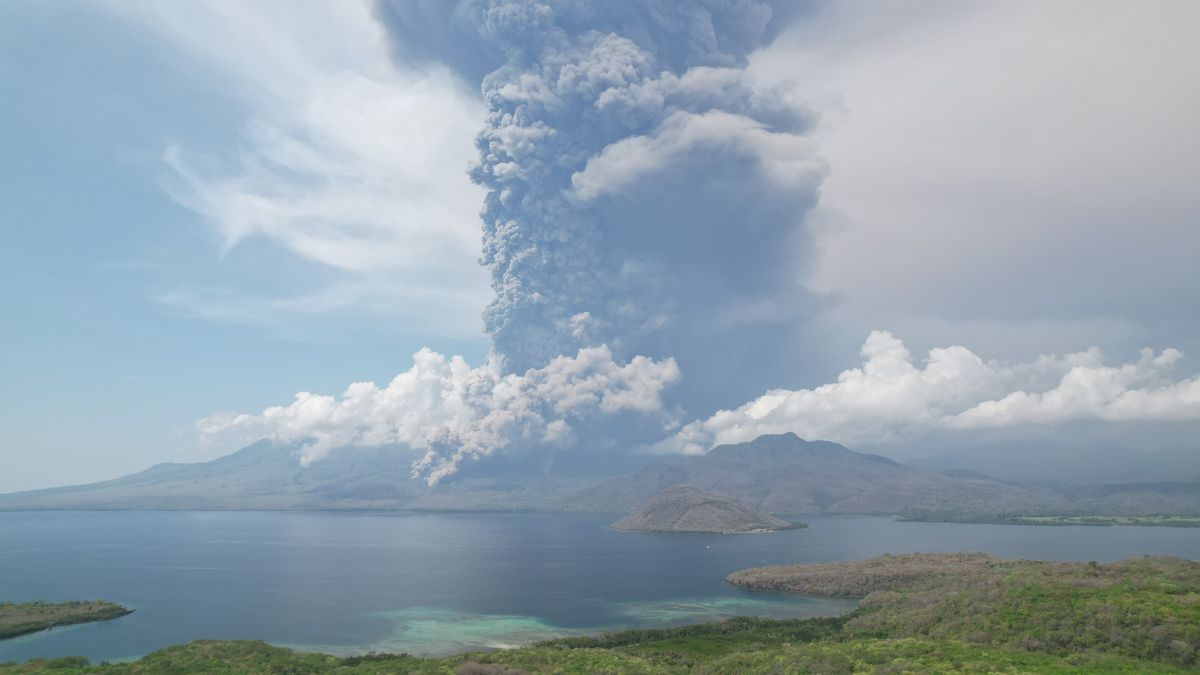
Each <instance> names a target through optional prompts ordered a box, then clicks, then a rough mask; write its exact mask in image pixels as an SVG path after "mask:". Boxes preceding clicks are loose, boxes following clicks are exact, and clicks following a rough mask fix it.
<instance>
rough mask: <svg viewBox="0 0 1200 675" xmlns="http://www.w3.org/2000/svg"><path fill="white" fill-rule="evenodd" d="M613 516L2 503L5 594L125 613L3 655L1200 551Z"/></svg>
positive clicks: (786, 603) (835, 605)
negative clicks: (692, 528)
mask: <svg viewBox="0 0 1200 675" xmlns="http://www.w3.org/2000/svg"><path fill="white" fill-rule="evenodd" d="M612 519H613V518H612V517H611V516H603V515H599V516H598V515H578V514H481V513H472V514H429V513H414V514H363V513H358V514H338V513H221V512H200V513H189V512H95V513H90V512H56V513H0V598H2V599H11V600H16V601H21V600H34V599H45V600H62V599H72V598H79V599H86V598H105V599H110V600H114V601H117V602H121V603H123V604H125V605H127V606H129V607H132V608H134V609H135V610H136V611H135V612H134V614H132V615H129V616H127V617H123V618H121V619H117V620H115V621H108V622H102V623H96V624H86V625H81V626H72V627H67V628H62V629H53V630H50V631H46V632H42V633H38V634H34V635H28V636H23V637H20V638H16V639H12V640H5V641H0V661H7V660H25V659H28V658H33V657H37V656H44V657H52V656H63V655H75V654H78V655H84V656H88V657H89V658H92V659H94V660H102V659H108V660H116V659H125V658H135V657H137V656H140V655H142V654H145V653H147V652H149V651H152V650H154V649H158V648H160V647H164V646H167V645H171V644H177V643H180V642H186V641H188V640H193V639H199V638H213V639H262V640H267V641H268V642H272V643H275V644H283V645H289V646H294V647H298V648H302V649H312V650H321V651H328V652H333V653H339V654H357V653H364V652H368V651H406V652H410V653H415V654H429V655H437V654H447V653H454V652H459V651H463V650H468V649H485V648H497V647H508V646H514V645H519V644H525V643H527V642H531V641H536V640H542V639H548V638H554V637H561V636H567V635H580V634H588V633H595V632H599V631H603V630H608V629H615V628H621V627H654V626H669V625H678V624H683V623H690V622H695V621H707V620H713V619H718V618H722V617H728V616H736V615H756V616H770V617H803V616H816V615H831V614H837V613H840V612H844V611H847V610H849V609H850V608H852V607H853V606H854V603H853V602H851V601H846V600H836V599H820V598H803V597H794V596H785V595H776V594H755V593H747V592H743V591H739V590H737V589H734V588H732V587H730V586H728V585H727V584H725V583H724V581H723V579H724V577H725V575H727V574H729V573H730V572H733V571H735V570H738V569H743V568H746V567H753V566H757V565H769V564H782V563H790V562H823V561H832V560H847V559H856V558H865V557H871V556H875V555H880V554H882V553H888V552H891V553H900V552H905V551H961V550H975V551H985V552H988V553H993V554H996V555H1001V556H1007V557H1023V558H1044V559H1067V560H1101V561H1106V560H1115V559H1119V558H1123V557H1128V556H1132V555H1140V554H1143V553H1148V554H1171V555H1182V556H1185V557H1190V558H1200V529H1192V530H1185V529H1173V528H1152V527H1110V528H1100V527H1021V526H998V525H961V524H943V523H897V522H893V521H892V520H891V519H889V518H879V517H849V516H845V517H807V518H805V519H804V520H806V521H807V522H808V523H809V524H810V527H809V528H808V529H802V530H789V531H784V532H776V533H770V534H756V535H703V534H693V535H672V534H641V533H632V532H621V531H616V530H611V529H609V528H608V527H607V524H608V523H609V522H610V521H611V520H612Z"/></svg>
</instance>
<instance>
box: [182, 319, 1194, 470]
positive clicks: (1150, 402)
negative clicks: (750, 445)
mask: <svg viewBox="0 0 1200 675" xmlns="http://www.w3.org/2000/svg"><path fill="white" fill-rule="evenodd" d="M861 354H862V357H863V364H862V366H861V367H859V368H853V369H850V370H846V371H843V372H842V373H841V374H840V375H839V376H838V379H837V381H836V382H832V383H829V384H825V385H822V386H819V387H815V388H813V389H799V390H787V389H775V390H771V391H768V392H767V393H765V394H763V395H762V396H760V397H758V398H757V399H755V400H753V401H750V402H749V403H746V404H744V405H742V406H740V407H738V408H736V409H733V410H722V411H719V412H717V413H715V414H714V415H712V416H710V417H708V418H707V419H702V420H697V421H694V422H691V423H690V424H687V425H686V426H684V427H683V428H682V429H680V430H679V431H678V432H677V433H676V434H674V435H673V436H670V437H669V438H667V439H665V440H659V441H658V442H657V443H656V444H654V445H653V446H651V447H652V448H653V449H654V450H655V451H657V452H664V453H683V454H700V453H703V452H706V451H707V450H708V449H709V448H711V447H713V446H714V445H719V444H722V443H737V442H741V441H747V440H751V439H753V438H755V437H757V436H759V435H761V434H767V433H783V432H788V431H791V432H795V433H797V434H799V435H801V436H804V437H806V438H814V439H829V440H835V441H841V442H845V443H851V444H854V443H880V442H887V441H889V440H895V439H900V438H911V437H918V436H920V435H921V434H924V433H929V432H932V431H938V430H945V429H980V428H997V427H1009V426H1016V425H1025V424H1042V425H1055V424H1061V423H1065V422H1070V421H1075V420H1098V421H1156V420H1195V419H1200V376H1192V377H1188V378H1184V379H1174V380H1173V379H1171V377H1170V370H1171V369H1172V367H1173V366H1174V365H1175V364H1176V363H1177V362H1178V361H1179V360H1180V359H1181V358H1182V356H1183V355H1182V353H1180V352H1179V351H1178V350H1175V349H1164V350H1163V351H1161V352H1158V353H1155V352H1154V351H1152V350H1150V349H1146V350H1143V352H1142V354H1141V356H1140V358H1138V359H1137V360H1136V361H1132V362H1129V363H1123V364H1120V365H1106V364H1105V359H1104V355H1103V354H1102V353H1101V352H1100V350H1099V349H1097V348H1092V349H1088V350H1086V351H1081V352H1076V353H1072V354H1067V355H1064V356H1041V357H1038V358H1037V359H1036V360H1034V361H1032V362H1029V363H1002V362H997V361H985V360H983V359H982V358H980V357H979V356H978V355H976V354H975V353H974V352H972V351H971V350H969V349H967V348H966V347H961V346H952V347H942V348H937V349H931V350H930V351H929V355H928V358H927V359H926V360H925V361H924V363H923V364H922V363H918V362H917V361H916V360H914V358H913V356H912V354H911V353H910V352H909V351H908V349H907V348H906V347H905V346H904V343H903V342H901V341H900V340H899V339H897V338H896V337H894V336H893V335H892V334H891V333H888V332H885V331H875V332H873V333H871V335H870V336H869V337H868V338H867V341H866V343H865V344H864V345H863V348H862V351H861ZM680 379H681V373H680V370H679V367H678V366H677V365H676V363H675V361H674V360H673V359H664V360H660V361H655V360H652V359H649V358H646V357H641V356H639V357H635V358H634V359H632V360H630V361H629V362H628V363H625V364H621V363H618V362H617V361H615V360H614V359H613V356H612V352H611V351H610V350H609V349H608V347H605V346H600V347H590V348H585V349H581V350H579V352H578V353H577V354H576V355H575V356H560V357H558V358H556V359H553V360H552V361H551V362H550V363H549V364H547V365H546V366H545V367H543V368H536V369H530V370H527V371H526V372H525V373H523V374H508V375H505V374H503V371H502V368H501V365H500V363H499V362H498V360H491V361H489V362H488V363H486V364H484V365H483V366H481V367H478V368H471V367H470V366H469V365H467V363H466V361H464V360H463V358H462V357H460V356H455V357H451V358H447V357H446V356H443V355H441V354H438V353H436V352H433V351H431V350H429V349H422V350H421V351H419V352H417V353H416V354H415V355H414V356H413V366H412V368H410V369H409V370H407V371H405V372H403V373H401V374H399V375H397V376H396V377H395V379H393V380H392V381H391V382H390V383H389V384H387V385H386V386H384V387H379V386H377V385H376V384H375V383H373V382H359V383H355V384H352V385H350V386H349V387H348V388H347V389H346V391H345V392H344V393H343V394H342V395H341V397H334V396H323V395H318V394H311V393H308V392H301V393H299V394H296V400H295V402H293V403H292V404H291V405H288V406H275V407H271V408H267V409H266V410H264V411H262V413H260V414H257V415H251V414H236V415H229V414H226V415H216V416H212V417H208V418H205V419H203V420H201V421H200V422H199V423H198V427H199V428H200V431H201V433H202V434H203V435H204V436H206V437H210V438H211V437H220V436H226V435H229V434H238V435H242V436H249V437H258V436H267V437H271V438H274V439H277V440H280V441H284V442H289V443H300V444H302V451H301V461H302V462H304V463H308V462H312V461H316V460H319V459H321V458H322V457H324V456H325V455H326V454H327V453H329V452H330V451H331V450H333V449H336V448H339V447H343V446H383V445H401V446H405V447H409V448H412V449H414V450H421V451H424V452H425V455H424V456H423V457H422V458H420V459H419V460H417V461H416V462H414V464H413V477H414V478H424V479H425V480H426V482H428V483H429V484H430V485H433V484H436V483H438V482H439V481H441V480H442V479H444V478H446V477H448V476H450V475H453V474H455V473H457V472H458V470H459V469H460V468H461V467H462V466H463V465H464V464H465V463H468V462H473V461H477V460H479V459H482V458H485V457H488V456H491V455H494V454H496V453H499V452H507V451H511V452H516V453H519V452H522V451H524V450H527V449H529V448H532V447H536V446H546V445H552V446H559V447H570V446H571V445H573V444H574V443H575V440H576V439H575V434H574V431H575V427H576V426H578V425H586V424H588V423H589V421H592V420H600V419H604V418H609V417H612V416H616V415H621V414H623V413H630V414H634V415H637V416H639V417H644V418H649V419H652V420H655V421H656V422H658V424H656V425H652V426H653V427H654V428H657V429H670V428H671V427H672V426H674V425H675V423H676V421H675V419H674V418H675V416H676V415H675V413H674V412H673V411H670V410H669V409H668V407H667V406H666V405H664V403H663V398H662V393H663V391H664V390H665V389H666V388H667V387H669V386H671V385H673V384H675V383H677V382H678V381H679V380H680ZM622 433H624V431H623V432H622ZM649 440H651V441H654V440H658V439H649Z"/></svg>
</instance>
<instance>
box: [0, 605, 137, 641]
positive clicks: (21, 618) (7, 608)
mask: <svg viewBox="0 0 1200 675" xmlns="http://www.w3.org/2000/svg"><path fill="white" fill-rule="evenodd" d="M131 612H133V610H132V609H128V608H126V607H122V606H121V605H118V604H116V603H115V602H108V601H105V600H95V601H90V602H87V601H81V600H72V601H69V602H22V603H13V602H0V640H3V639H4V638H10V637H16V636H18V635H24V634H26V633H36V632H37V631H40V630H46V629H47V628H53V627H55V626H68V625H71V624H76V623H88V622H91V621H107V620H108V619H116V618H118V617H122V616H125V615H126V614H129V613H131Z"/></svg>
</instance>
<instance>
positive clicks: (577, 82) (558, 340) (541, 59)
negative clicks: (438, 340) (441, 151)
mask: <svg viewBox="0 0 1200 675" xmlns="http://www.w3.org/2000/svg"><path fill="white" fill-rule="evenodd" d="M773 13H774V12H773V9H772V7H771V6H770V5H769V4H767V3H764V2H755V1H751V0H686V1H685V0H661V1H648V2H632V1H621V2H597V3H591V2H580V1H573V0H468V1H464V2H458V3H443V2H419V1H410V2H404V1H399V0H398V1H396V2H392V3H388V4H383V5H380V6H379V11H378V14H379V15H380V17H381V19H382V20H383V21H384V22H385V24H386V25H388V26H389V28H390V30H391V31H392V32H393V37H394V38H395V41H396V44H397V49H398V50H399V51H400V52H401V54H402V56H403V57H404V58H410V59H411V58H427V59H430V60H436V61H438V62H441V63H445V64H448V65H450V66H451V67H453V68H455V69H456V70H458V72H460V73H462V74H463V76H464V77H466V78H473V77H481V80H480V83H481V91H482V94H483V97H484V100H485V102H486V104H487V108H488V115H487V120H486V125H485V127H484V128H483V130H482V131H481V132H480V133H479V136H478V139H477V145H478V147H479V153H480V157H479V163H478V165H476V166H475V167H474V168H473V169H472V170H471V177H472V179H473V180H474V181H475V182H477V183H479V184H480V185H482V186H484V187H486V188H487V190H488V193H487V197H486V200H485V204H484V206H483V211H482V218H483V256H482V263H483V264H484V265H486V266H487V267H488V268H489V270H490V271H491V275H492V287H493V289H494V291H495V296H494V299H493V300H492V302H491V303H490V304H489V305H488V307H487V308H486V310H485V311H484V321H485V325H486V329H487V331H488V332H489V334H490V335H491V336H492V338H493V342H494V347H495V349H496V351H497V352H498V353H500V354H501V355H503V357H504V359H505V364H506V366H505V367H506V368H507V369H508V370H509V371H511V372H523V371H524V370H526V369H528V368H537V367H541V366H543V365H545V364H546V363H548V362H549V361H550V360H551V359H553V358H555V357H557V356H559V355H562V354H573V353H575V352H576V351H577V350H578V349H579V348H581V347H586V346H590V345H597V344H607V345H609V346H610V347H611V349H612V350H613V353H614V355H616V356H617V357H618V358H622V359H628V358H631V357H632V356H634V355H639V354H640V355H646V356H651V357H655V358H663V357H668V356H672V357H676V358H677V359H678V361H679V363H680V366H681V368H682V371H683V374H684V377H685V378H686V380H687V387H686V390H687V391H688V393H689V396H688V397H687V398H685V399H684V402H685V403H687V404H689V407H693V406H695V407H696V408H697V410H696V412H701V410H699V408H702V407H711V406H712V405H715V404H726V405H728V404H732V403H737V402H740V400H742V399H743V398H745V397H746V396H747V395H749V394H753V393H757V392H760V391H761V390H762V388H763V387H764V386H765V385H771V384H777V383H776V382H773V381H772V378H773V377H774V373H776V372H778V367H777V366H778V361H779V358H780V355H781V354H783V353H786V352H788V351H794V347H795V346H794V344H793V342H794V340H796V330H797V327H798V326H799V325H800V324H801V323H802V322H803V319H804V318H805V316H806V314H807V313H808V312H809V308H810V307H811V306H812V304H813V302H812V299H811V298H810V296H809V295H808V294H807V293H806V292H805V291H804V289H803V287H802V286H801V281H802V278H803V273H804V270H805V267H806V264H807V259H808V256H809V253H808V251H809V250H810V248H811V247H810V246H808V235H807V233H806V232H805V229H804V225H803V218H804V215H805V213H806V212H807V211H808V210H809V209H810V208H811V207H812V206H813V205H814V204H815V202H816V198H817V189H818V187H819V185H820V182H821V179H822V177H823V175H824V172H825V167H824V164H823V163H822V162H821V161H820V160H819V159H818V158H817V157H816V155H815V153H814V151H813V150H812V148H811V146H810V144H809V142H808V141H807V140H806V139H805V138H804V133H805V132H806V131H808V130H809V129H810V128H811V126H812V124H813V119H812V116H811V115H810V114H809V112H808V111H807V110H806V109H804V108H803V106H800V105H797V104H796V103H795V102H794V101H792V100H790V99H789V96H788V95H787V92H786V91H783V90H777V89H771V88H765V89H764V88H762V87H759V86H756V84H755V83H754V82H752V81H751V79H750V78H749V77H748V75H747V72H746V70H745V66H746V62H747V56H748V55H749V53H750V52H751V51H752V50H753V49H755V48H756V47H758V46H761V45H762V44H763V43H764V41H765V40H766V39H767V38H768V37H769V35H770V33H769V31H770V30H772V17H773Z"/></svg>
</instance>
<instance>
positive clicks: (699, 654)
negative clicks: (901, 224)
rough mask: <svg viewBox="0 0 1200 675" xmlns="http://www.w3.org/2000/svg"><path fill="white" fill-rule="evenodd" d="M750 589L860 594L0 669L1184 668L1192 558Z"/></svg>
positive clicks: (982, 567) (890, 573)
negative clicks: (586, 623)
mask: <svg viewBox="0 0 1200 675" xmlns="http://www.w3.org/2000/svg"><path fill="white" fill-rule="evenodd" d="M731 581H732V582H734V583H737V584H738V585H742V586H746V587H753V588H790V589H793V590H801V591H808V592H821V593H836V594H842V595H853V596H860V597H862V596H865V598H864V602H863V606H862V608H860V609H859V610H858V611H856V612H855V613H853V614H851V615H850V616H848V617H841V618H831V619H809V620H790V621H769V620H762V619H734V620H731V621H725V622H719V623H711V624H699V625H693V626H683V627H680V628H673V629H666V630H651V631H623V632H620V633H614V634H610V635H605V636H599V637H595V638H572V639H566V640H558V641H554V642H548V643H543V644H539V645H534V646H531V647H526V648H523V649H513V650H507V651H497V652H489V653H476V654H464V655H460V656H456V657H451V658H446V659H417V658H412V657H407V656H394V655H383V656H368V657H357V658H349V659H341V658H337V657H333V656H328V655H324V654H303V653H297V652H293V651H291V650H287V649H282V648H278V647H272V646H270V645H267V644H264V643H261V642H209V641H199V642H193V643H190V644H188V645H182V646H178V647H171V648H168V649H164V650H161V651H158V652H155V653H153V654H150V655H147V656H146V657H144V658H143V659H141V660H139V661H137V662H134V663H128V664H117V665H112V666H108V665H100V666H88V665H87V663H86V661H83V660H70V659H67V660H58V661H40V662H29V663H27V664H23V665H10V666H7V667H4V666H0V673H10V672H42V671H46V670H50V669H52V668H56V667H57V668H60V669H61V670H62V671H66V672H71V671H76V672H105V673H173V672H176V673H185V672H200V671H202V672H210V673H233V672H237V673H251V672H262V673H268V672H275V673H283V672H288V673H316V672H330V671H332V672H345V673H391V672H414V673H423V672H424V673H506V672H622V673H626V672H627V673H639V672H714V673H727V672H739V673H744V672H826V673H853V672H1072V671H1086V672H1178V671H1187V670H1192V669H1195V668H1196V667H1197V659H1196V649H1197V647H1200V564H1197V563H1193V562H1189V561H1184V560H1179V559H1175V558H1139V559H1131V560H1127V561H1122V562H1119V563H1113V564H1108V565H1089V564H1075V563H1035V562H1028V561H1004V560H998V559H995V558H990V557H987V556H982V555H972V554H960V555H937V556H934V555H914V556H888V557H885V558H880V559H876V560H873V561H860V562H855V563H838V564H831V565H805V566H795V567H779V568H763V569H759V570H748V571H746V572H743V573H738V574H736V575H733V576H732V577H731Z"/></svg>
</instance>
